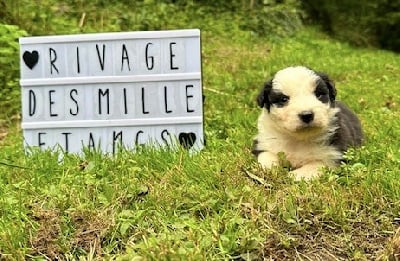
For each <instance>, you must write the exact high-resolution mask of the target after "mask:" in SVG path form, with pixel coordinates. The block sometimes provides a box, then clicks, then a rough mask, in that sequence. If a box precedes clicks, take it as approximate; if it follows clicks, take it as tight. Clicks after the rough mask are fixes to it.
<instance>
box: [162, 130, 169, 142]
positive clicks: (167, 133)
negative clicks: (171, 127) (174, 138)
mask: <svg viewBox="0 0 400 261" xmlns="http://www.w3.org/2000/svg"><path fill="white" fill-rule="evenodd" d="M164 135H166V137H165V136H164ZM161 139H162V140H163V141H164V142H165V144H168V141H170V140H171V134H170V133H169V131H168V130H163V131H162V132H161Z"/></svg>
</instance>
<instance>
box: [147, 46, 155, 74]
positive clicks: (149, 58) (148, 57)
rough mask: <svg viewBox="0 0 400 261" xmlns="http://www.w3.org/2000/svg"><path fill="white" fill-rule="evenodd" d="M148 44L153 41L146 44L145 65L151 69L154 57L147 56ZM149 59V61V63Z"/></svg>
mask: <svg viewBox="0 0 400 261" xmlns="http://www.w3.org/2000/svg"><path fill="white" fill-rule="evenodd" d="M149 45H153V43H148V44H146V66H147V69H148V70H153V68H154V57H153V56H149ZM149 60H150V61H151V63H150V64H149Z"/></svg>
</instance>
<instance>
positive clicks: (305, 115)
mask: <svg viewBox="0 0 400 261" xmlns="http://www.w3.org/2000/svg"><path fill="white" fill-rule="evenodd" d="M299 118H300V119H301V120H302V121H303V122H304V123H310V122H312V121H313V120H314V113H313V112H312V111H303V112H301V113H299Z"/></svg>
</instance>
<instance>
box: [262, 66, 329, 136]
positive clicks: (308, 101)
mask: <svg viewBox="0 0 400 261" xmlns="http://www.w3.org/2000/svg"><path fill="white" fill-rule="evenodd" d="M335 96H336V89H335V86H334V84H333V82H332V81H331V80H330V79H329V77H328V76H327V75H326V74H323V73H318V72H314V71H313V70H311V69H308V68H306V67H301V66H298V67H288V68H286V69H283V70H281V71H279V72H277V73H276V74H275V76H274V78H273V79H272V80H270V81H268V82H266V83H265V85H264V87H263V89H262V90H261V92H260V94H259V95H258V97H257V102H258V105H259V106H260V107H262V108H265V110H266V112H267V113H268V115H267V116H268V117H269V118H270V119H271V120H272V123H273V124H274V127H276V128H277V129H279V130H280V131H282V132H284V133H287V134H289V135H291V136H295V137H298V138H306V137H312V136H315V135H319V134H320V133H321V132H326V131H327V130H328V128H329V127H330V125H331V124H330V123H331V122H332V120H333V118H334V117H335V114H336V113H337V109H335V108H334V107H335Z"/></svg>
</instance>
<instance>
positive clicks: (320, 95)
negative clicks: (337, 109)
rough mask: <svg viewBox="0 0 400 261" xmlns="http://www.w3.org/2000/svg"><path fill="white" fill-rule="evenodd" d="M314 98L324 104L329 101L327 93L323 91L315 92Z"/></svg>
mask: <svg viewBox="0 0 400 261" xmlns="http://www.w3.org/2000/svg"><path fill="white" fill-rule="evenodd" d="M315 97H317V99H318V100H320V101H321V102H323V103H326V102H328V100H329V95H328V92H326V91H325V90H318V89H317V90H315Z"/></svg>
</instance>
